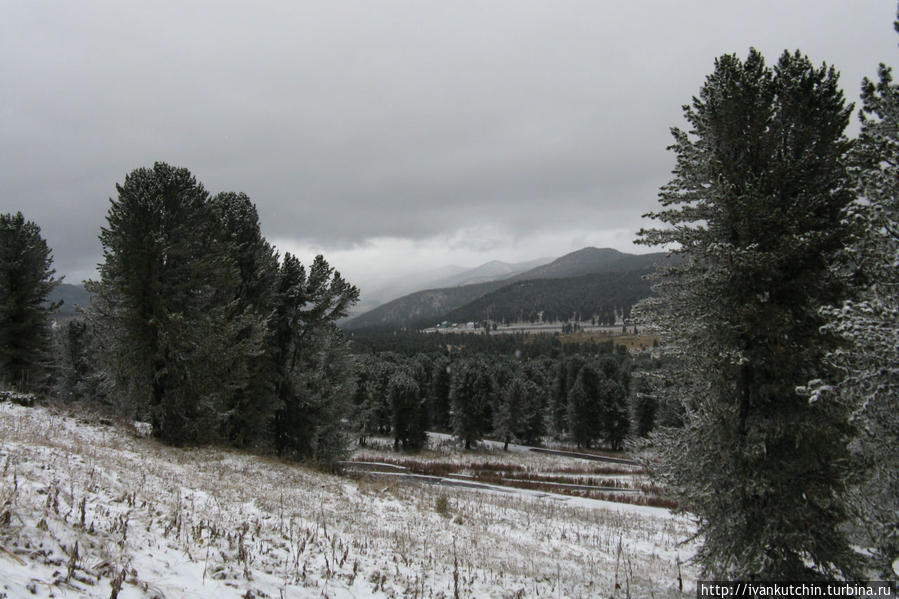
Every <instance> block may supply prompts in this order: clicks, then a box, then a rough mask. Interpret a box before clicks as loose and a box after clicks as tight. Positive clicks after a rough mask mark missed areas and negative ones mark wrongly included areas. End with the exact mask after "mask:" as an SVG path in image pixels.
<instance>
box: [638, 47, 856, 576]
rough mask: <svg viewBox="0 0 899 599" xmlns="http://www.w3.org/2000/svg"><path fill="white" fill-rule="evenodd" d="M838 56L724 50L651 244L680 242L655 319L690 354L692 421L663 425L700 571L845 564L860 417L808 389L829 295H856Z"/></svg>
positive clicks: (679, 383) (686, 358) (804, 572)
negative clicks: (846, 265)
mask: <svg viewBox="0 0 899 599" xmlns="http://www.w3.org/2000/svg"><path fill="white" fill-rule="evenodd" d="M837 80H838V76H837V74H836V72H835V71H834V70H833V69H832V68H827V67H826V65H825V66H821V67H820V68H815V67H814V66H813V65H812V64H811V63H810V62H809V60H808V59H807V58H805V57H804V56H801V55H800V54H799V53H798V52H797V53H795V54H790V53H786V52H785V53H784V54H783V55H782V56H781V58H780V60H779V61H778V63H777V65H776V66H775V67H774V68H773V69H772V68H769V67H767V66H766V65H765V61H764V59H763V58H762V56H761V55H760V54H759V53H758V52H757V51H755V50H751V51H750V53H749V55H748V57H747V58H746V60H745V61H740V60H739V59H738V58H737V57H736V56H733V55H727V56H722V57H721V58H719V59H718V60H716V62H715V70H714V72H713V73H712V74H711V75H709V77H708V78H707V79H706V82H705V84H704V85H703V86H702V88H701V90H700V94H699V97H697V98H694V99H693V102H692V104H691V105H689V106H685V107H684V114H685V117H686V120H687V121H688V122H689V124H690V126H691V130H690V131H689V132H685V131H682V130H680V129H673V130H672V133H673V136H674V144H673V145H672V146H671V149H673V150H674V152H675V154H676V156H677V162H676V167H675V170H674V178H673V179H672V180H671V182H670V183H668V184H667V185H665V186H664V187H663V188H662V190H661V192H660V194H659V195H660V202H661V204H662V206H663V210H661V211H659V212H656V213H653V214H650V215H648V216H650V217H652V218H654V219H656V220H657V221H660V223H661V224H662V226H661V227H660V228H655V229H648V230H643V231H641V232H640V234H639V235H640V239H639V241H640V242H641V243H644V244H648V245H662V246H666V247H671V248H672V251H673V252H674V253H676V254H680V255H682V256H683V258H684V260H683V262H682V263H681V264H679V265H673V266H668V267H665V268H663V269H662V270H661V273H660V274H659V275H658V277H657V279H656V285H655V287H654V289H655V292H656V295H655V297H654V298H653V299H650V300H648V301H647V302H646V303H645V304H644V305H643V314H644V318H645V319H646V320H648V322H649V323H651V324H653V325H654V326H655V328H656V330H658V331H659V332H660V333H661V334H662V336H663V339H664V340H665V343H666V346H665V347H666V348H667V351H668V352H669V354H671V355H672V356H673V357H674V358H676V359H677V360H678V363H677V366H678V370H679V373H677V374H675V376H674V378H672V379H670V380H669V384H670V385H671V389H670V390H671V392H673V393H675V394H676V396H677V397H678V399H679V400H680V401H681V403H682V405H683V408H684V421H685V422H684V427H683V428H681V429H669V430H668V431H667V432H666V433H665V434H663V435H662V437H661V440H662V441H664V446H663V449H662V456H661V457H662V464H661V467H660V469H659V470H660V474H661V475H662V477H663V480H665V481H666V482H667V483H668V484H669V485H670V488H671V489H672V490H674V491H676V492H677V493H678V495H679V501H680V503H681V505H682V506H684V508H686V509H688V510H690V511H691V512H693V513H694V514H695V515H696V517H697V518H698V522H699V531H700V533H701V535H702V538H703V546H702V548H701V549H700V550H699V551H698V553H697V559H698V561H699V562H700V563H701V564H702V567H703V571H704V575H706V576H709V577H721V578H731V579H733V578H737V579H739V578H749V577H760V578H767V579H793V580H795V579H805V578H808V577H813V576H817V575H827V576H830V575H838V574H851V572H852V571H853V568H854V565H855V560H854V556H853V553H852V551H851V550H850V548H849V544H848V542H847V539H846V537H845V534H844V532H843V530H842V529H841V527H840V526H841V524H842V523H843V522H844V521H845V520H846V519H847V512H846V508H845V504H844V502H843V501H841V499H840V492H841V489H842V488H843V486H844V483H845V481H846V478H847V475H848V468H847V464H848V462H847V457H848V453H847V444H848V440H849V438H850V434H851V430H850V428H849V426H848V418H847V413H846V409H845V406H843V405H842V404H839V403H837V402H834V403H828V404H825V403H822V402H817V403H814V402H813V403H809V401H808V398H807V397H805V396H803V395H802V394H800V393H798V392H797V388H798V387H800V386H802V385H804V384H805V382H806V381H808V380H810V379H812V378H827V376H828V375H829V374H830V373H829V372H827V371H826V369H825V368H824V367H823V366H822V364H823V358H824V356H825V355H826V353H827V351H828V350H829V349H831V348H832V347H833V346H834V343H835V339H834V336H833V335H830V334H827V333H825V332H822V331H821V330H820V327H821V325H822V324H823V319H822V317H821V315H820V313H819V309H820V307H821V306H823V305H828V304H834V303H835V302H838V301H839V300H840V299H841V298H842V297H845V293H846V286H845V282H844V281H843V280H841V278H840V277H838V276H836V275H835V274H834V273H833V272H832V271H831V270H830V269H829V264H830V263H831V262H832V260H833V257H834V254H835V252H836V251H837V250H838V249H839V248H840V247H842V245H843V244H844V241H845V239H846V230H845V228H844V227H843V226H841V216H840V215H841V211H842V210H843V209H844V208H845V206H846V205H847V204H848V203H849V202H850V201H851V200H852V191H851V189H850V185H849V179H848V176H847V171H846V166H845V156H846V153H847V151H848V149H849V147H850V143H849V141H848V140H847V139H846V137H845V136H844V134H843V131H844V129H845V127H846V124H847V122H848V118H849V115H850V114H851V106H850V107H847V106H846V105H845V102H844V99H843V94H842V92H841V91H840V89H839V87H838V81H837Z"/></svg>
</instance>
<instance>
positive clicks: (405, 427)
mask: <svg viewBox="0 0 899 599" xmlns="http://www.w3.org/2000/svg"><path fill="white" fill-rule="evenodd" d="M387 395H388V397H389V398H390V406H391V412H392V414H393V439H394V447H395V448H399V447H400V446H401V445H402V447H403V449H413V450H417V449H421V448H422V447H424V445H425V442H426V441H427V424H428V418H427V416H428V406H427V403H426V402H425V401H424V400H423V399H422V397H421V391H420V389H419V386H418V383H416V382H415V379H414V378H412V376H410V374H409V373H408V372H407V371H406V370H405V369H400V370H399V371H398V372H397V373H396V374H394V375H393V376H392V377H390V382H389V383H388V385H387Z"/></svg>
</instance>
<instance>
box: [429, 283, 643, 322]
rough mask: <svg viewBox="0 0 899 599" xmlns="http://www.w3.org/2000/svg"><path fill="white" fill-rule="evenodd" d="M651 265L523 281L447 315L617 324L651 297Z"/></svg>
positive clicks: (461, 318)
mask: <svg viewBox="0 0 899 599" xmlns="http://www.w3.org/2000/svg"><path fill="white" fill-rule="evenodd" d="M650 272H652V271H650V270H635V271H629V272H622V273H601V274H592V275H584V276H580V277H571V278H567V279H544V280H539V279H538V280H531V281H520V282H518V283H512V284H511V285H507V286H505V287H502V288H501V289H497V290H496V291H493V292H491V293H488V294H487V295H484V296H482V297H480V298H478V299H476V300H474V301H473V302H470V303H468V304H466V305H464V306H462V307H461V308H457V309H456V310H453V311H452V312H449V313H447V314H446V315H445V316H444V320H448V321H450V322H469V321H480V320H491V321H494V322H505V323H509V322H537V321H540V320H543V321H545V322H556V321H565V320H576V321H589V320H591V319H595V320H596V322H597V324H608V325H611V324H614V323H615V321H616V316H619V317H620V316H622V315H623V316H625V317H627V316H628V315H629V314H630V310H631V307H632V306H633V305H634V304H635V303H637V302H638V301H640V300H641V299H643V298H644V297H647V296H649V294H650V289H649V281H647V280H646V275H647V274H649V273H650Z"/></svg>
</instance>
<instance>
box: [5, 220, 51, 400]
mask: <svg viewBox="0 0 899 599" xmlns="http://www.w3.org/2000/svg"><path fill="white" fill-rule="evenodd" d="M52 264H53V255H52V252H51V251H50V248H48V247H47V242H46V241H44V238H43V237H42V236H41V229H40V227H38V226H37V225H36V224H35V223H33V222H31V221H26V220H25V217H23V216H22V213H21V212H18V213H16V214H15V215H13V214H0V381H2V382H4V383H6V384H10V385H13V386H15V387H17V388H19V389H21V390H31V389H35V388H38V387H40V386H42V385H43V384H44V383H45V382H46V381H45V380H44V375H45V374H46V373H47V371H48V366H49V362H50V355H49V352H50V345H51V336H50V314H52V313H53V311H54V310H56V308H57V307H59V305H58V304H57V305H51V304H49V303H48V302H47V295H48V294H49V293H50V291H51V290H52V289H53V288H54V287H55V286H56V285H58V284H59V282H60V281H61V280H62V279H56V278H54V277H53V275H54V274H55V271H54V270H53V268H52Z"/></svg>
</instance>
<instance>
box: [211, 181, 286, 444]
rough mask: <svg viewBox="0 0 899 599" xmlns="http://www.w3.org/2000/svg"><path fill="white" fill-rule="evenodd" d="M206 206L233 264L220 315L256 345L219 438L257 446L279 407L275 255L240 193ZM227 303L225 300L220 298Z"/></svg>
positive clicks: (232, 395) (231, 397)
mask: <svg viewBox="0 0 899 599" xmlns="http://www.w3.org/2000/svg"><path fill="white" fill-rule="evenodd" d="M210 208H211V210H212V213H213V215H214V216H215V218H216V220H217V222H218V228H219V233H218V237H219V242H220V243H221V244H222V248H223V250H224V252H225V254H226V255H227V257H228V259H229V260H230V261H231V263H232V264H233V265H234V266H235V270H234V271H233V274H234V275H235V276H236V277H237V278H236V280H234V281H233V282H231V285H230V287H231V289H232V290H233V293H234V296H233V298H231V301H230V302H229V304H228V306H227V308H226V312H227V318H228V320H229V321H230V322H231V323H234V324H238V323H239V324H240V327H241V328H240V329H239V330H236V331H235V335H236V338H237V339H239V340H241V341H244V342H248V343H249V344H250V345H251V346H252V347H257V348H258V350H257V351H256V352H255V353H251V354H249V355H245V356H243V360H244V364H245V368H246V376H245V377H244V378H243V379H242V380H241V381H240V383H239V384H238V386H236V387H235V388H234V389H233V392H232V393H230V394H229V402H228V404H227V405H225V406H224V409H225V413H226V415H227V416H226V420H225V422H224V423H223V432H222V436H223V437H224V438H225V439H227V440H228V441H229V442H230V443H232V444H234V445H237V446H239V447H244V446H249V445H253V444H259V443H263V442H264V441H265V440H267V439H268V438H269V437H270V435H269V432H270V430H271V425H272V418H273V417H274V413H275V410H276V409H277V408H278V407H279V403H278V394H277V389H276V383H275V379H276V366H275V364H274V361H273V360H272V351H271V350H272V348H271V344H272V343H273V337H274V334H273V331H272V326H273V322H272V319H271V318H270V317H271V312H272V310H273V309H274V297H275V285H276V283H277V279H278V257H277V254H276V252H275V250H274V248H272V246H271V245H270V244H269V243H268V242H267V241H266V240H265V238H264V237H263V236H262V231H261V229H260V226H259V216H258V213H257V212H256V206H254V205H253V203H252V201H250V198H249V197H248V196H247V195H246V194H244V193H234V192H226V193H220V194H217V195H216V196H215V197H213V198H212V199H211V201H210ZM226 299H227V298H226Z"/></svg>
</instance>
